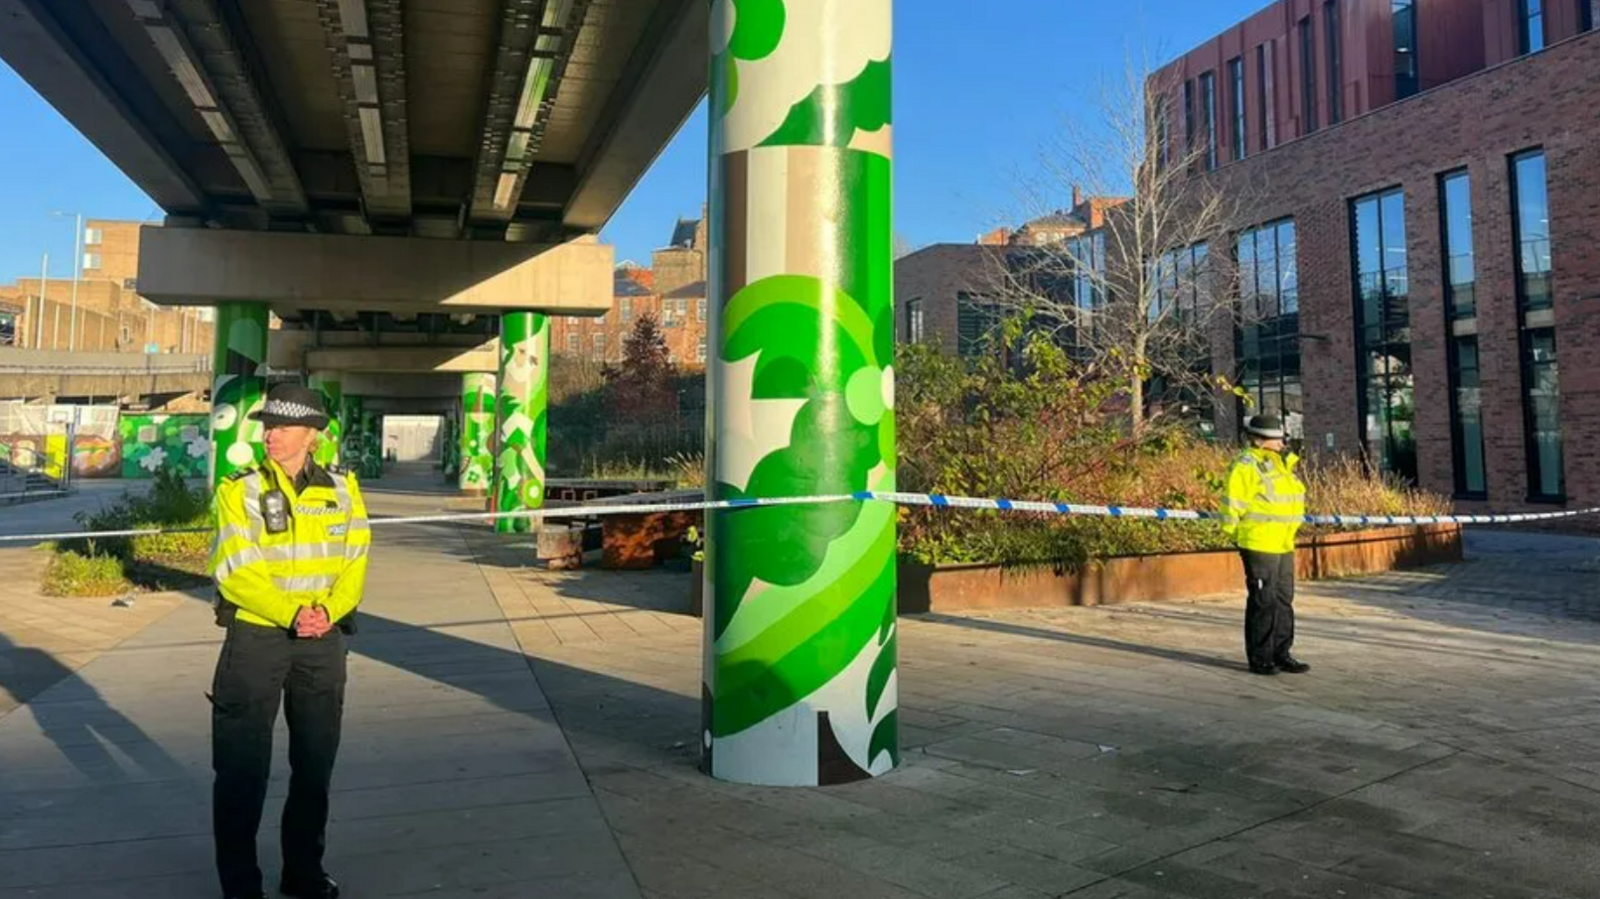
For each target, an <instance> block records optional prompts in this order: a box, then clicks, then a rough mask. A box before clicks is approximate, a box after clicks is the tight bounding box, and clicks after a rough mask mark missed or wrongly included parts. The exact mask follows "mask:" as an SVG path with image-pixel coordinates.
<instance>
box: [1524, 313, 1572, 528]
mask: <svg viewBox="0 0 1600 899" xmlns="http://www.w3.org/2000/svg"><path fill="white" fill-rule="evenodd" d="M1546 336H1548V337H1549V340H1550V360H1549V361H1548V362H1543V363H1541V362H1538V361H1536V359H1535V358H1534V355H1535V354H1534V344H1535V342H1536V341H1538V340H1539V339H1540V338H1543V337H1546ZM1519 342H1520V344H1521V350H1522V364H1521V365H1520V366H1519V368H1521V369H1522V418H1523V425H1522V437H1523V446H1524V452H1525V453H1526V454H1527V460H1528V502H1530V503H1555V504H1561V503H1565V502H1566V501H1567V473H1566V461H1567V452H1566V436H1565V435H1564V434H1563V433H1562V428H1561V366H1560V357H1559V355H1558V354H1557V346H1556V329H1555V328H1554V327H1539V328H1523V329H1522V337H1521V340H1520V341H1519ZM1541 368H1548V369H1549V370H1550V376H1551V378H1552V379H1553V380H1554V382H1555V385H1556V386H1555V391H1554V403H1555V407H1556V413H1555V416H1556V428H1555V433H1556V440H1557V442H1556V465H1557V468H1556V472H1555V475H1556V491H1555V492H1554V493H1550V492H1546V491H1545V490H1544V489H1543V483H1542V482H1543V480H1544V478H1543V475H1544V474H1545V470H1544V459H1543V457H1542V456H1541V455H1540V454H1539V421H1538V417H1539V412H1538V409H1537V408H1535V406H1536V400H1537V399H1538V397H1537V396H1536V394H1535V391H1536V389H1537V387H1538V384H1539V375H1540V369H1541Z"/></svg>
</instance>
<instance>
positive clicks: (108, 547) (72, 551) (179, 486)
mask: <svg viewBox="0 0 1600 899" xmlns="http://www.w3.org/2000/svg"><path fill="white" fill-rule="evenodd" d="M210 508H211V499H210V495H209V494H208V493H207V492H206V491H205V490H202V489H192V488H190V487H189V485H188V484H187V483H185V482H184V480H183V478H182V477H181V476H179V475H177V474H175V473H172V472H168V471H162V472H158V473H157V475H156V477H155V480H154V481H153V482H152V483H151V485H150V489H149V490H148V491H147V492H145V493H142V494H136V493H131V492H129V493H124V494H123V495H122V497H121V498H120V499H119V500H118V501H117V502H115V503H113V504H111V505H109V506H107V507H105V508H104V509H101V510H100V511H98V512H93V513H79V515H78V516H77V520H78V523H79V524H80V525H82V526H83V528H84V530H86V531H136V530H155V529H163V530H168V531H179V532H180V533H165V534H156V535H144V536H136V537H106V538H86V539H77V540H67V541H63V542H61V543H60V544H58V545H57V546H56V548H55V552H56V557H55V559H53V560H52V562H51V565H50V566H48V568H47V571H46V575H45V581H46V591H47V592H50V591H56V592H54V593H53V595H62V596H105V595H110V594H112V593H117V592H122V591H126V590H128V589H130V588H140V589H147V590H169V589H181V588H184V587H189V586H193V585H195V584H196V583H201V582H203V581H204V580H205V576H206V562H207V557H208V555H209V554H210V551H211V533H210V529H211V513H210ZM184 532H186V533H184Z"/></svg>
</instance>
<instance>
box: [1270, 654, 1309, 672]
mask: <svg viewBox="0 0 1600 899" xmlns="http://www.w3.org/2000/svg"><path fill="white" fill-rule="evenodd" d="M1276 665H1277V668H1278V670H1279V671H1282V672H1283V673H1285V674H1305V673H1306V672H1307V671H1310V670H1311V666H1310V665H1307V664H1306V663H1305V662H1302V661H1300V660H1299V659H1297V658H1295V657H1294V656H1290V655H1285V656H1279V657H1278V661H1277V662H1276Z"/></svg>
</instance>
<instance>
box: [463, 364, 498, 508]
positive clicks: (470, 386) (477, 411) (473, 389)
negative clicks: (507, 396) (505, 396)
mask: <svg viewBox="0 0 1600 899" xmlns="http://www.w3.org/2000/svg"><path fill="white" fill-rule="evenodd" d="M494 386H495V379H494V375H492V374H489V373H487V372H470V373H468V374H465V375H462V376H461V492H462V493H465V494H467V495H468V496H486V495H487V494H488V493H489V487H490V482H491V481H492V480H493V479H494V402H495V395H494Z"/></svg>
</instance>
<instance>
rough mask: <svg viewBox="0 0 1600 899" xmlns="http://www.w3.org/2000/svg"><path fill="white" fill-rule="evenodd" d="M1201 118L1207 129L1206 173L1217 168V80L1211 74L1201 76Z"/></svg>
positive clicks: (1202, 125) (1203, 125)
mask: <svg viewBox="0 0 1600 899" xmlns="http://www.w3.org/2000/svg"><path fill="white" fill-rule="evenodd" d="M1200 117H1201V127H1203V128H1204V129H1205V131H1204V134H1205V141H1206V171H1210V170H1212V169H1214V168H1216V167H1217V78H1216V76H1215V75H1213V74H1212V73H1210V72H1206V73H1205V74H1204V75H1201V76H1200Z"/></svg>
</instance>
